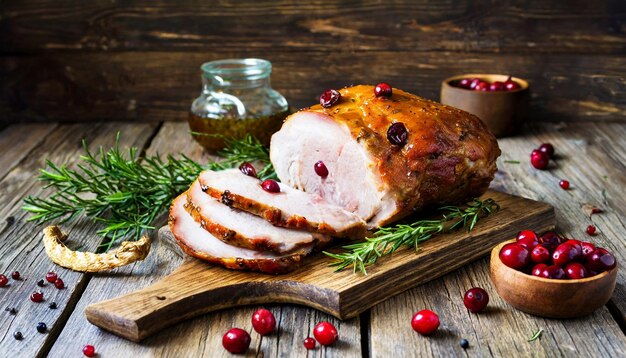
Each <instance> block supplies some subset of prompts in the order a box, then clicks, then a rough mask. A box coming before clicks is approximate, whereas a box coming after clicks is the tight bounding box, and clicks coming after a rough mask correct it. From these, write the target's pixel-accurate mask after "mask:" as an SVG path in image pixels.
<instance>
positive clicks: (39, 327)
mask: <svg viewBox="0 0 626 358" xmlns="http://www.w3.org/2000/svg"><path fill="white" fill-rule="evenodd" d="M47 330H48V326H46V324H45V323H43V322H39V323H37V332H39V333H46V331H47Z"/></svg>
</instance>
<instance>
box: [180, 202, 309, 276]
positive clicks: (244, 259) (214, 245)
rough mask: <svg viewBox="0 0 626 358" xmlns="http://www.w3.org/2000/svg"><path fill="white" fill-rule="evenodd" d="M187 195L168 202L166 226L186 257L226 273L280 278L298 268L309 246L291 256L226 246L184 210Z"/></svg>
mask: <svg viewBox="0 0 626 358" xmlns="http://www.w3.org/2000/svg"><path fill="white" fill-rule="evenodd" d="M186 203H187V195H186V194H182V195H180V196H179V197H178V198H176V199H175V200H174V201H173V202H172V206H171V208H170V217H169V226H170V230H171V231H172V234H174V237H175V238H176V241H177V243H178V245H179V246H180V247H181V248H182V249H183V251H185V252H186V253H187V254H189V255H191V256H194V257H197V258H199V259H201V260H205V261H208V262H211V263H213V264H218V265H221V266H224V267H226V268H229V269H235V270H251V271H260V272H264V273H269V274H282V273H286V272H290V271H293V270H295V269H296V268H298V267H299V266H300V264H301V262H302V258H303V257H304V256H305V254H307V253H308V252H310V250H311V248H312V246H309V247H308V248H307V249H301V250H298V251H297V252H295V253H293V254H292V255H283V256H281V255H277V254H275V253H271V252H263V251H256V250H249V249H243V248H240V247H237V246H232V245H228V244H226V243H224V242H222V241H221V240H220V239H218V238H216V237H215V236H213V235H211V234H210V233H209V232H208V231H206V230H204V229H203V228H202V227H200V224H198V223H197V222H195V221H194V219H193V218H192V217H191V215H189V213H188V212H187V211H186V209H185V205H186Z"/></svg>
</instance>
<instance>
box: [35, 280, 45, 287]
mask: <svg viewBox="0 0 626 358" xmlns="http://www.w3.org/2000/svg"><path fill="white" fill-rule="evenodd" d="M45 285H46V283H45V282H44V281H43V279H42V280H39V281H37V286H39V287H43V286H45Z"/></svg>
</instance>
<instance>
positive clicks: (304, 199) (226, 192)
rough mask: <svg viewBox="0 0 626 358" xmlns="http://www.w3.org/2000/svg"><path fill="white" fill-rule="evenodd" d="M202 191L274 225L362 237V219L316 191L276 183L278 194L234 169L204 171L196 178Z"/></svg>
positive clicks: (363, 232) (363, 229)
mask: <svg viewBox="0 0 626 358" xmlns="http://www.w3.org/2000/svg"><path fill="white" fill-rule="evenodd" d="M198 181H199V183H200V185H201V188H202V191H204V192H205V193H207V194H209V195H210V196H212V197H214V198H216V199H218V200H220V201H221V202H222V203H224V204H225V205H228V206H230V207H233V208H237V209H240V210H244V211H247V212H249V213H251V214H254V215H258V216H260V217H262V218H264V219H265V220H267V221H269V222H270V223H272V224H274V225H276V226H282V227H286V228H290V229H300V230H307V231H310V232H317V233H320V234H326V235H331V236H336V237H349V238H363V236H364V234H365V222H364V221H363V220H362V219H361V218H360V217H359V216H358V215H356V214H354V213H351V212H349V211H346V210H344V209H342V208H340V207H339V206H336V205H332V204H328V202H327V201H326V200H324V199H323V198H322V197H320V196H319V195H316V194H309V193H306V192H304V191H300V190H296V189H293V188H290V187H289V186H287V185H284V184H279V186H280V192H279V193H269V192H266V191H265V190H263V189H262V188H261V182H260V181H259V180H258V179H255V178H252V177H250V176H247V175H244V174H243V173H241V172H240V171H239V170H237V169H229V170H222V171H217V172H214V171H210V170H207V171H204V172H202V173H201V174H200V176H199V177H198Z"/></svg>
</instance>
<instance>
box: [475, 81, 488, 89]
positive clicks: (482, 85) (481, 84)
mask: <svg viewBox="0 0 626 358" xmlns="http://www.w3.org/2000/svg"><path fill="white" fill-rule="evenodd" d="M474 90H475V91H483V92H484V91H489V82H485V81H480V82H478V84H477V85H476V87H474Z"/></svg>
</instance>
